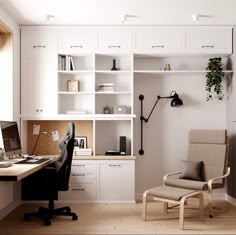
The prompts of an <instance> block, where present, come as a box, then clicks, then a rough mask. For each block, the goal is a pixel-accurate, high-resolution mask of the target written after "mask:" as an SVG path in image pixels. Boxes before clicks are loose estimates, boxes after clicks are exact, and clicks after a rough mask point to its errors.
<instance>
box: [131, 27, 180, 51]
mask: <svg viewBox="0 0 236 235" xmlns="http://www.w3.org/2000/svg"><path fill="white" fill-rule="evenodd" d="M183 48H184V32H183V31H181V30H178V31H177V30H142V31H137V32H136V33H135V49H137V50H149V51H153V52H168V51H170V52H177V51H181V50H182V49H183Z"/></svg>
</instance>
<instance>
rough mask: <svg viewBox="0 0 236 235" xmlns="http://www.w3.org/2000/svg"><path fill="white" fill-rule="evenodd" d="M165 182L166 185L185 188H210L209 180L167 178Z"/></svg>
mask: <svg viewBox="0 0 236 235" xmlns="http://www.w3.org/2000/svg"><path fill="white" fill-rule="evenodd" d="M164 184H165V185H166V186H171V187H176V188H184V189H190V190H207V188H208V186H207V182H204V181H195V180H186V179H173V178H168V179H166V180H165V182H164Z"/></svg>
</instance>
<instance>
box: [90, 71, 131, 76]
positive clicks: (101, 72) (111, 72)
mask: <svg viewBox="0 0 236 235" xmlns="http://www.w3.org/2000/svg"><path fill="white" fill-rule="evenodd" d="M95 72H96V73H97V74H112V75H126V74H127V75H130V74H131V73H132V71H131V70H114V71H112V70H96V71H95Z"/></svg>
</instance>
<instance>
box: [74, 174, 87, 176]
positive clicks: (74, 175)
mask: <svg viewBox="0 0 236 235" xmlns="http://www.w3.org/2000/svg"><path fill="white" fill-rule="evenodd" d="M72 176H85V174H72Z"/></svg>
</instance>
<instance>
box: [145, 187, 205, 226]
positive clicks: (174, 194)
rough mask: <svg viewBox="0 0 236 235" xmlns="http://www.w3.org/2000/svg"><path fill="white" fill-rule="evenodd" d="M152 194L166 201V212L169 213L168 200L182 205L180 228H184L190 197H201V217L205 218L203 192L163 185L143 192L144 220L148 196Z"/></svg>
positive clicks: (157, 199)
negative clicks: (185, 213)
mask: <svg viewBox="0 0 236 235" xmlns="http://www.w3.org/2000/svg"><path fill="white" fill-rule="evenodd" d="M148 196H152V197H153V199H154V200H155V201H160V202H164V212H165V213H168V202H169V203H174V204H177V205H180V210H179V228H180V229H184V205H185V203H186V202H187V201H186V200H187V199H189V198H193V197H196V198H198V199H199V207H200V218H201V219H202V220H204V202H203V192H202V191H194V190H189V189H182V188H175V187H169V186H161V187H157V188H153V189H149V190H147V191H145V192H144V193H143V220H146V210H147V197H148Z"/></svg>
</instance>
